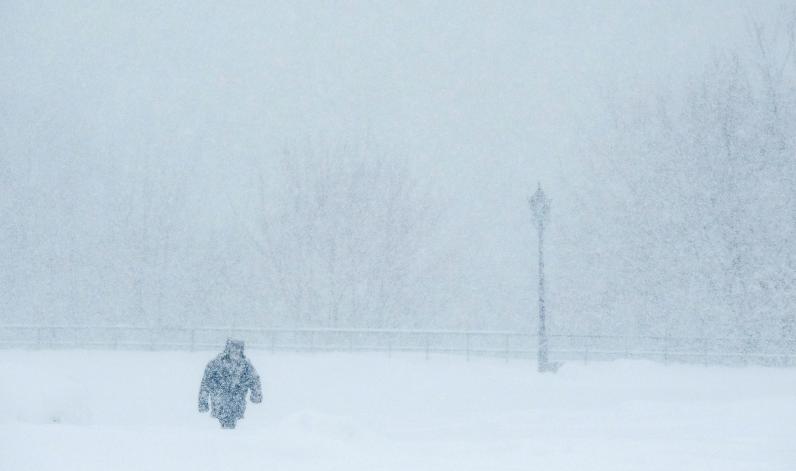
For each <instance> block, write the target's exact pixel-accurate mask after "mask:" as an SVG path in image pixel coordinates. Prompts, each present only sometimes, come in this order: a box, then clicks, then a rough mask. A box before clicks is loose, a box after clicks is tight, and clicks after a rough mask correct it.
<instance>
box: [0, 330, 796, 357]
mask: <svg viewBox="0 0 796 471" xmlns="http://www.w3.org/2000/svg"><path fill="white" fill-rule="evenodd" d="M230 337H232V338H240V339H243V340H245V341H246V345H247V348H252V349H262V350H270V351H310V352H313V351H318V352H320V351H350V352H355V351H375V352H386V353H387V354H391V353H393V352H420V353H423V354H425V356H426V357H428V356H430V355H431V354H432V353H450V354H462V355H465V356H466V357H467V358H469V357H470V356H471V355H479V356H499V357H503V358H506V359H510V358H525V359H530V358H535V355H536V350H537V345H536V336H535V335H534V334H531V333H528V332H513V331H500V330H485V331H467V330H411V329H360V328H350V329H335V328H295V329H285V328H257V327H179V328H176V327H142V326H132V325H127V326H125V325H116V326H86V325H82V326H81V325H46V326H41V325H39V326H37V325H0V348H27V349H54V348H98V349H125V350H216V349H218V348H219V347H220V346H221V345H223V343H224V341H225V339H227V338H230ZM548 345H549V358H550V360H551V361H557V362H558V361H583V362H589V361H598V360H615V359H622V358H636V359H650V360H657V361H663V362H669V361H672V362H687V363H703V364H746V363H755V364H766V365H777V366H794V365H796V341H794V340H792V339H786V340H783V339H759V340H758V342H756V343H755V344H753V345H750V344H749V342H748V339H734V338H719V337H715V338H704V337H661V336H657V337H656V336H647V337H630V336H620V335H583V334H553V335H550V336H549V343H548Z"/></svg>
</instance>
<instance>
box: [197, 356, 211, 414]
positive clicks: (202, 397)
mask: <svg viewBox="0 0 796 471" xmlns="http://www.w3.org/2000/svg"><path fill="white" fill-rule="evenodd" d="M209 396H210V365H209V364H208V365H207V367H206V368H205V374H204V376H202V384H201V385H200V386H199V412H207V411H208V410H209V409H210V405H209V404H208V397H209Z"/></svg>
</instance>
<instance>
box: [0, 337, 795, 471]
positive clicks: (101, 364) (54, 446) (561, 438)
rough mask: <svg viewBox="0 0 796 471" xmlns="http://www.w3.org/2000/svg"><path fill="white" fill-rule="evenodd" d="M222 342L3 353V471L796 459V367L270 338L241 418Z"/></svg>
mask: <svg viewBox="0 0 796 471" xmlns="http://www.w3.org/2000/svg"><path fill="white" fill-rule="evenodd" d="M213 355H214V353H212V352H193V353H189V352H116V351H114V352H105V351H11V350H6V351H0V378H2V379H1V382H0V470H3V471H22V470H36V471H43V470H57V471H66V470H80V471H91V470H102V471H119V470H137V471H140V470H191V471H195V470H224V471H226V470H237V469H247V470H300V471H301V470H346V471H348V470H412V471H417V470H457V471H459V470H497V471H499V470H515V469H516V470H520V469H522V470H545V471H556V470H578V471H585V470H611V471H616V470H659V469H660V470H667V471H671V470H678V471H682V470H722V471H724V470H759V471H774V470H794V469H796V370H793V369H775V368H761V367H749V368H724V367H713V368H706V367H701V366H684V365H669V366H665V365H661V364H655V363H648V362H641V361H632V362H631V361H626V362H610V363H608V362H607V363H593V364H588V365H583V364H576V363H573V364H567V365H565V366H564V367H563V368H562V369H561V370H560V371H559V372H558V373H557V374H555V375H552V374H547V375H540V374H538V373H536V372H535V370H534V365H533V364H532V363H531V362H528V361H519V360H514V361H509V362H505V361H503V360H498V359H484V358H477V359H472V360H471V361H469V362H468V361H466V360H465V359H464V358H460V357H456V356H436V357H434V356H432V357H431V359H430V360H425V359H424V358H423V357H422V356H414V355H398V356H393V357H392V358H388V357H387V356H386V355H381V354H367V353H362V354H343V353H340V354H298V353H296V354H288V353H276V354H272V353H267V352H256V351H255V352H249V357H250V358H251V360H252V362H253V363H254V365H255V366H256V367H257V369H258V370H259V372H260V374H261V376H262V378H263V380H264V383H263V386H264V401H263V403H262V404H260V405H253V404H249V407H248V409H247V412H246V418H245V419H243V420H242V421H241V422H239V426H238V428H237V429H236V430H233V431H229V430H222V429H221V428H220V427H219V425H218V423H217V422H216V421H214V420H212V419H211V418H210V417H209V415H207V414H199V413H198V412H197V410H196V407H197V406H196V400H197V392H198V387H199V380H200V376H201V374H202V371H203V369H204V366H205V363H206V362H207V361H208V360H209V359H210V358H212V356H213Z"/></svg>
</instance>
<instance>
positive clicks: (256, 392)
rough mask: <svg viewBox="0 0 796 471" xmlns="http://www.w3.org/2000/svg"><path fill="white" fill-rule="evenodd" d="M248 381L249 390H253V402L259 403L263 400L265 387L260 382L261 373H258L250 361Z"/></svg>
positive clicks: (250, 396)
mask: <svg viewBox="0 0 796 471" xmlns="http://www.w3.org/2000/svg"><path fill="white" fill-rule="evenodd" d="M248 383H249V390H251V394H250V395H249V399H250V400H251V401H252V402H253V403H255V404H259V403H260V402H262V400H263V389H262V385H261V384H260V375H258V374H257V370H255V369H254V367H253V366H252V364H251V363H249V381H248Z"/></svg>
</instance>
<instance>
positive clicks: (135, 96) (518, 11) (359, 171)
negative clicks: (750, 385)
mask: <svg viewBox="0 0 796 471" xmlns="http://www.w3.org/2000/svg"><path fill="white" fill-rule="evenodd" d="M783 12H787V9H785V8H783V7H782V4H781V2H776V1H774V2H763V1H755V2H731V1H702V2H693V1H650V2H637V1H633V2H631V1H627V2H621V1H600V2H583V1H577V2H574V1H573V2H533V1H520V2H492V1H489V2H475V1H473V2H458V1H457V2H452V1H451V2H361V3H360V2H320V1H312V2H296V1H289V2H288V1H285V2H259V1H256V2H255V1H252V2H211V1H203V0H202V1H195V0H194V1H190V2H179V1H177V2H166V3H164V2H159V1H140V2H77V1H61V2H36V1H14V0H6V1H3V2H2V4H0V214H1V215H2V220H1V221H0V230H2V238H1V239H0V244H2V254H4V255H3V256H2V257H0V282H2V285H0V322H5V323H23V324H29V323H34V324H35V323H77V324H91V323H107V324H117V323H122V324H146V325H194V324H202V325H206V324H211V325H228V324H231V323H234V324H236V325H267V326H286V325H327V326H328V325H336V326H350V325H360V326H382V327H395V326H407V327H417V326H436V327H456V328H508V329H521V330H525V329H529V328H531V327H532V326H533V314H534V313H535V286H536V275H535V270H536V256H535V243H536V240H535V232H534V230H533V226H532V223H531V221H530V212H529V210H528V206H527V197H528V196H529V195H530V194H531V193H532V192H533V191H534V190H535V188H536V184H537V182H541V183H542V185H543V186H544V188H545V191H546V192H547V194H548V196H549V197H550V198H551V199H552V201H553V203H552V220H551V224H550V230H549V234H548V242H547V247H548V250H549V255H548V260H547V268H548V270H549V279H548V294H549V297H550V303H549V309H550V315H551V319H552V322H553V325H554V328H555V329H558V330H566V331H577V330H578V329H590V330H598V331H599V330H601V329H603V330H605V329H609V328H615V326H617V325H619V326H625V327H626V330H628V331H633V332H649V331H650V329H651V326H655V325H660V322H662V321H660V319H659V318H657V317H654V315H651V316H652V317H649V316H648V317H645V319H641V320H639V318H638V316H639V314H638V313H639V310H642V311H644V312H645V313H650V312H652V313H659V312H663V311H666V312H667V313H668V314H667V315H668V316H669V317H667V319H671V318H676V319H677V320H678V322H679V323H680V324H685V325H691V322H692V320H693V319H694V313H695V312H697V311H700V310H701V311H706V310H710V309H712V310H714V311H715V312H716V313H717V314H716V315H715V316H714V317H710V318H706V320H704V321H703V324H702V328H703V331H704V329H707V330H711V326H712V325H718V324H719V322H718V321H717V320H716V319H720V318H723V317H722V316H723V315H724V314H722V313H723V312H724V311H723V310H722V308H721V307H720V306H719V307H717V304H716V303H715V302H713V300H706V298H704V297H702V295H701V294H700V293H698V292H692V291H689V289H688V286H689V285H691V283H690V282H689V281H687V280H686V281H683V282H682V283H680V284H677V286H678V287H679V288H676V289H675V288H674V286H675V284H672V283H668V282H666V283H662V284H661V285H660V286H658V285H655V282H656V280H657V278H656V277H655V276H654V275H651V276H648V277H647V278H639V277H638V276H637V272H633V273H631V272H629V271H627V270H624V269H625V268H626V267H627V266H628V264H627V263H624V262H623V261H622V259H617V258H616V254H617V253H621V252H622V250H624V249H625V248H627V250H631V251H633V250H635V251H636V252H634V253H635V255H634V257H633V259H634V260H635V261H638V260H650V259H655V256H654V255H650V254H649V253H646V252H644V251H639V250H638V247H634V246H632V245H631V246H628V245H627V244H625V243H624V242H627V241H628V240H632V241H641V240H646V239H645V237H650V234H649V233H648V234H647V235H638V234H623V235H621V236H615V235H614V234H613V233H614V232H615V231H616V228H617V227H622V226H623V225H630V226H633V227H638V225H637V221H636V220H635V219H634V217H635V216H637V215H639V214H648V215H650V216H651V217H655V216H654V215H655V214H656V213H655V212H654V211H655V210H654V209H652V208H644V207H641V206H640V205H637V204H635V203H636V202H638V201H640V200H639V199H638V198H635V199H634V198H631V197H630V196H628V195H627V194H626V193H625V192H626V190H627V188H626V187H625V186H624V185H623V184H622V183H621V182H622V181H623V180H622V178H624V177H621V176H620V174H619V173H618V172H615V171H614V169H615V167H612V166H608V165H607V164H603V162H604V161H605V159H607V158H610V157H611V156H619V157H627V156H633V155H635V156H636V159H641V161H643V159H645V158H646V157H645V156H648V155H650V154H649V153H646V154H645V153H641V152H639V153H634V152H635V151H634V150H632V149H631V147H632V146H629V145H626V143H627V142H629V138H628V133H626V132H619V131H617V129H627V126H625V125H622V126H618V125H617V123H618V122H619V121H621V119H622V118H627V119H628V121H632V122H633V123H635V124H633V126H637V127H635V128H633V129H635V130H636V131H634V132H635V133H636V134H640V135H645V136H646V135H647V134H648V130H649V129H650V127H649V126H648V123H647V124H645V123H644V122H643V121H644V117H645V116H648V115H647V114H646V111H644V109H645V107H644V106H640V105H639V106H638V107H637V106H636V104H637V103H638V102H645V101H650V102H655V100H656V99H657V98H658V97H661V96H664V97H666V96H673V97H674V98H673V99H672V100H671V102H672V103H681V102H682V101H684V98H682V97H685V96H687V92H685V91H683V90H687V89H688V87H689V86H690V85H689V84H693V83H695V82H700V80H703V79H704V78H705V77H710V76H713V75H715V74H711V73H710V72H709V71H708V72H706V70H709V66H710V64H712V63H713V62H714V61H715V58H716V57H717V55H721V54H724V52H725V51H745V50H746V49H745V48H748V45H749V43H750V37H751V36H750V34H751V33H750V31H751V30H750V24H751V22H752V21H758V22H762V23H764V24H767V25H768V24H770V25H773V26H771V28H775V27H779V26H777V25H781V19H782V18H785V17H786V16H785V15H784V14H783ZM786 62H787V60H786ZM788 86H790V85H788ZM648 98H649V100H647V99H648ZM788 103H789V104H790V102H788ZM788 106H790V105H788ZM675 107H677V108H678V109H685V108H687V107H684V106H681V105H675ZM653 108H654V106H653ZM625 113H627V114H625ZM618 116H619V117H620V119H619V121H618V120H617V117H618ZM639 121H641V124H639ZM623 126H624V127H623ZM630 127H631V128H632V126H630ZM630 134H633V133H630ZM630 140H631V141H632V139H630ZM633 142H636V141H633ZM647 149H649V148H647ZM656 149H657V148H656ZM656 155H657V154H656ZM787 155H791V156H792V154H787ZM618 162H619V164H618V165H619V168H625V169H627V172H629V173H630V174H631V175H639V174H641V173H638V172H637V171H636V170H635V168H634V167H632V166H628V162H633V159H630V160H628V161H618ZM783 162H784V163H783V165H784V166H785V167H784V168H785V169H786V170H792V168H793V160H792V158H791V160H787V158H786V160H784V161H783ZM647 170H649V168H648V169H647ZM642 173H643V172H642ZM653 173H654V172H653ZM625 180H626V178H625ZM659 183H660V185H661V186H658V187H653V189H655V191H658V190H660V189H661V188H664V187H665V180H664V181H662V182H660V181H659ZM641 186H642V187H643V186H644V185H643V184H642V185H641ZM689 188H691V186H689ZM777 188H779V190H777V189H775V190H774V193H773V194H774V195H781V193H778V192H780V191H781V189H782V188H788V186H787V185H783V186H782V187H777ZM790 188H792V186H791V187H790ZM606 195H607V196H606ZM788 197H789V198H790V197H791V196H788ZM622 201H625V202H627V205H626V207H624V208H621V207H619V206H617V205H616V203H617V202H622ZM789 201H790V200H789ZM625 214H629V215H630V216H628V217H622V215H625ZM792 214H793V206H792V204H791V203H786V204H784V206H779V209H778V210H776V211H775V212H774V213H771V215H772V217H776V218H777V219H783V218H784V219H785V220H786V221H792V218H793V216H792ZM788 218H790V219H788ZM788 227H789V228H787V230H786V232H787V231H789V230H792V225H791V226H788ZM652 233H653V234H659V232H656V231H652ZM680 235H682V232H681V233H680ZM667 237H668V236H667ZM673 237H675V238H676V237H677V234H675V235H674V236H673ZM698 237H701V236H699V235H698ZM706 243H708V244H709V242H706ZM762 244H763V247H764V248H765V247H768V246H767V245H765V243H762ZM778 250H779V249H778ZM777 253H778V254H780V255H782V257H784V258H777V257H773V258H772V259H771V260H772V261H768V262H765V263H764V265H765V266H767V267H769V268H772V269H779V268H782V266H784V265H780V264H778V262H776V260H780V261H782V260H786V259H787V256H789V255H788V254H784V255H783V254H782V253H781V252H777ZM789 253H790V254H792V251H791V252H789ZM657 260H658V262H657V263H658V264H650V265H649V266H641V267H639V266H638V265H637V266H636V269H637V270H639V271H641V272H644V273H647V274H649V273H656V270H658V269H659V264H666V263H668V262H667V261H666V259H665V258H660V257H659V258H658V259H657ZM782 263H783V264H787V263H791V265H788V267H792V266H793V265H792V263H793V262H792V260H791V261H790V262H782ZM788 269H790V268H788ZM673 270H674V273H683V274H684V276H685V274H687V273H693V272H694V271H696V272H700V271H710V270H713V268H711V267H710V266H709V265H708V264H705V263H696V264H695V265H689V268H685V267H684V266H680V267H679V268H678V267H677V266H676V267H675V268H674V269H673ZM789 273H792V272H787V273H786V274H785V275H783V276H785V279H786V280H788V279H790V280H791V282H792V278H788V277H789V276H790V275H789ZM778 276H779V275H778ZM669 278H671V277H669ZM669 278H666V279H667V280H669ZM632 280H636V284H633V283H631V281H632ZM639 280H640V281H639ZM682 280H685V278H683V279H682ZM682 280H681V281H682ZM706 283H708V282H706ZM786 284H787V283H786ZM706 286H707V284H706ZM642 288H649V291H648V292H644V289H642ZM678 290H679V291H678ZM778 292H785V293H786V295H784V296H785V297H784V298H782V300H780V301H778V302H779V304H777V305H776V308H773V307H771V306H769V307H770V308H771V312H778V313H781V312H783V308H784V309H785V310H788V311H792V308H793V306H794V304H793V294H792V293H793V288H792V283H791V285H788V286H787V287H783V288H782V289H781V290H780V291H778ZM684 298H687V299H689V303H682V304H681V303H679V302H678V300H680V299H684ZM719 298H720V296H717V297H716V299H719ZM766 299H770V298H768V297H767V298H766ZM761 312H762V311H761ZM766 312H768V311H766ZM646 315H647V314H645V316H646ZM645 322H646V323H645ZM667 322H668V321H667ZM705 323H707V324H705ZM774 324H776V326H781V325H782V324H781V323H780V318H779V317H778V318H777V321H776V323H774V322H773V321H772V325H774ZM706 326H707V327H706ZM634 329H635V330H634Z"/></svg>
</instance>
